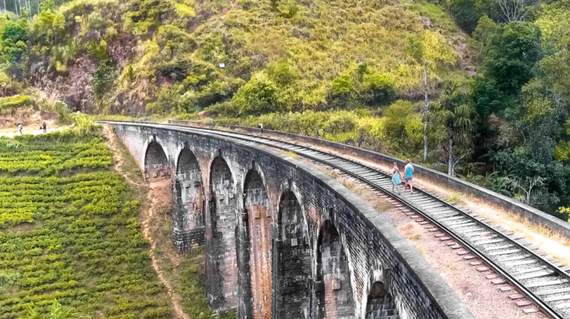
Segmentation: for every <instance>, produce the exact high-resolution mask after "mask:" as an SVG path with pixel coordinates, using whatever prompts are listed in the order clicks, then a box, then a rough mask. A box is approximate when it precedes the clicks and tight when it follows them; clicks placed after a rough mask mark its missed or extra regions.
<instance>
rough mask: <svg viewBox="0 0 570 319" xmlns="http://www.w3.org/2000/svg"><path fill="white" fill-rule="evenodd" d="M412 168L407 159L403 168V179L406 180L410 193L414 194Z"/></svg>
mask: <svg viewBox="0 0 570 319" xmlns="http://www.w3.org/2000/svg"><path fill="white" fill-rule="evenodd" d="M413 178H414V167H413V166H412V163H411V161H410V160H409V159H407V160H406V167H405V168H404V179H405V180H406V185H409V186H410V193H411V194H413V193H414V183H413V181H412V180H413Z"/></svg>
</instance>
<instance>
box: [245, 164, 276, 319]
mask: <svg viewBox="0 0 570 319" xmlns="http://www.w3.org/2000/svg"><path fill="white" fill-rule="evenodd" d="M252 167H253V168H252V169H250V170H249V172H248V173H247V175H246V176H245V180H244V184H243V185H244V188H243V189H244V197H243V200H244V203H243V204H244V205H243V207H244V215H243V227H240V229H242V233H241V234H240V241H241V244H240V245H239V246H240V249H239V251H240V252H244V253H243V256H240V258H239V261H240V273H243V274H244V277H245V280H244V281H245V282H244V285H240V287H241V286H243V297H244V301H245V302H247V301H248V300H252V301H253V307H252V309H251V310H249V309H247V308H245V309H243V311H244V312H245V314H248V313H249V311H251V314H252V316H240V317H243V318H245V317H247V318H255V319H270V318H271V300H272V293H271V289H272V285H271V282H272V272H271V243H272V232H271V211H270V210H269V199H268V196H267V190H266V187H265V183H264V181H263V177H262V173H261V171H260V170H258V169H257V167H256V165H255V164H253V165H252ZM248 279H249V280H248Z"/></svg>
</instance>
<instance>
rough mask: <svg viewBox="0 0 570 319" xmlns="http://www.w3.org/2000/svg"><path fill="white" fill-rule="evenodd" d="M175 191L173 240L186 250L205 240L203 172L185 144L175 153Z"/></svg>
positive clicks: (181, 248)
mask: <svg viewBox="0 0 570 319" xmlns="http://www.w3.org/2000/svg"><path fill="white" fill-rule="evenodd" d="M174 194H175V196H174V207H173V215H172V221H173V230H172V232H173V237H174V243H175V245H176V246H177V247H178V248H179V249H180V250H182V251H187V250H188V249H190V248H191V247H192V246H193V245H196V244H201V243H203V242H204V229H205V216H204V209H205V208H204V207H205V197H204V188H203V183H202V172H201V170H200V165H199V164H198V160H197V159H196V156H195V155H194V153H192V151H191V150H190V149H188V148H183V149H182V150H181V151H180V154H179V155H178V163H177V164H176V179H175V187H174Z"/></svg>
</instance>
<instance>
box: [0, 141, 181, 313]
mask: <svg viewBox="0 0 570 319" xmlns="http://www.w3.org/2000/svg"><path fill="white" fill-rule="evenodd" d="M111 155H112V154H111V153H110V151H109V150H108V149H107V147H106V145H105V143H104V140H103V138H102V136H101V135H100V134H99V133H97V134H90V135H86V136H81V135H79V134H78V133H76V132H74V131H65V132H62V133H52V134H48V135H42V136H36V137H33V136H22V137H17V138H15V139H6V138H4V139H2V138H0V319H12V318H23V317H25V316H26V314H27V311H28V310H27V309H28V306H27V305H30V306H31V307H33V308H34V309H36V311H38V312H40V313H47V312H48V310H49V307H50V306H51V304H52V302H53V300H54V299H57V301H58V302H59V303H61V304H62V305H63V306H66V307H71V308H73V309H74V310H75V312H76V313H77V314H80V315H84V316H86V317H87V318H90V317H97V318H101V317H106V318H117V319H118V318H123V319H127V318H171V317H172V315H171V310H170V308H169V304H168V302H167V300H168V299H167V296H166V293H165V290H164V287H163V286H162V284H161V283H160V282H159V280H158V278H157V275H156V273H155V272H154V270H153V269H152V267H151V263H150V257H149V254H148V242H147V240H146V239H145V238H144V237H143V235H142V233H141V230H140V225H139V224H138V222H137V220H136V219H135V217H136V216H137V214H138V203H137V202H136V201H134V200H132V199H133V197H134V196H133V194H132V193H131V190H130V188H129V186H128V184H127V183H126V182H125V180H124V179H123V178H122V176H121V175H120V174H118V173H116V172H114V171H112V169H111V164H112V156H111Z"/></svg>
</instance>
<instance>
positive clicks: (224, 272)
mask: <svg viewBox="0 0 570 319" xmlns="http://www.w3.org/2000/svg"><path fill="white" fill-rule="evenodd" d="M209 185H210V198H209V203H208V215H209V218H208V221H209V224H208V223H207V224H206V281H207V293H208V298H209V300H210V305H211V306H212V308H214V309H218V310H219V311H220V312H224V311H226V310H229V309H235V308H236V306H237V298H236V295H237V286H238V285H237V278H238V271H237V258H236V240H235V239H236V235H237V227H236V211H237V208H238V206H237V205H238V201H237V196H236V195H237V194H236V193H235V181H234V178H233V176H232V172H231V170H230V168H229V166H228V164H227V163H226V161H225V160H224V159H223V158H221V157H219V156H218V157H216V158H215V159H214V160H213V161H212V164H211V166H210V182H209Z"/></svg>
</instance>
